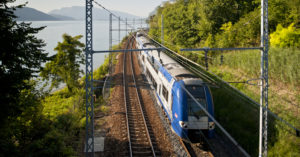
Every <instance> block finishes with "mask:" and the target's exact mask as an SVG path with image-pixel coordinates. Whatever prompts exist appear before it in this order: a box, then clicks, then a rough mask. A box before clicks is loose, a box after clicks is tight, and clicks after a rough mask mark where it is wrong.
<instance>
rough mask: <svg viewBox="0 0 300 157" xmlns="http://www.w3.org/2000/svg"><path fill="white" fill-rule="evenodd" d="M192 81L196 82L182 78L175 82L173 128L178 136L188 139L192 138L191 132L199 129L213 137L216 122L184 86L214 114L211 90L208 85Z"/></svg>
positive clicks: (173, 90)
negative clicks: (185, 80)
mask: <svg viewBox="0 0 300 157" xmlns="http://www.w3.org/2000/svg"><path fill="white" fill-rule="evenodd" d="M192 82H194V83H191V82H189V83H187V82H186V83H185V82H184V81H182V80H180V81H177V82H175V83H174V84H173V89H172V92H173V106H172V111H173V112H172V113H173V115H172V117H173V120H172V129H173V130H174V132H175V133H176V134H177V135H178V136H180V137H182V138H186V139H191V137H189V136H190V135H191V134H190V133H191V132H197V131H199V130H201V131H204V132H207V134H208V137H213V129H214V123H213V122H212V120H211V119H210V118H208V116H207V115H206V114H205V113H204V111H203V110H202V109H201V108H200V107H199V106H198V104H197V103H195V101H194V100H193V99H192V98H191V97H190V96H189V95H188V94H187V93H186V92H185V90H184V89H183V88H182V87H185V88H186V89H187V90H188V91H189V92H190V93H191V94H192V95H193V96H194V98H195V99H196V100H197V101H198V102H199V103H200V104H201V105H203V106H204V107H205V108H206V110H207V111H208V112H209V113H210V114H211V115H212V116H214V112H213V111H214V107H213V101H212V96H211V92H210V90H209V88H208V87H207V86H206V85H204V84H199V83H197V84H195V81H192ZM180 104H181V105H180Z"/></svg>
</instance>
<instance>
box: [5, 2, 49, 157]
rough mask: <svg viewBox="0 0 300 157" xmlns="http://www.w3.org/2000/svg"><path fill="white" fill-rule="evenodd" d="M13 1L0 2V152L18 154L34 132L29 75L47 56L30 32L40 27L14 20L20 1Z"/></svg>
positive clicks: (36, 105) (35, 109)
mask: <svg viewBox="0 0 300 157" xmlns="http://www.w3.org/2000/svg"><path fill="white" fill-rule="evenodd" d="M13 2H15V0H1V2H0V19H1V20H0V32H1V33H0V40H1V42H0V43H1V45H0V52H1V53H0V86H1V88H0V103H1V110H0V123H1V125H0V156H22V153H24V152H25V151H26V146H27V145H28V144H30V142H31V141H32V139H33V138H34V137H35V135H36V134H34V129H35V128H34V124H35V123H36V122H37V119H39V118H40V116H39V113H40V111H41V106H40V102H39V99H40V97H41V95H40V94H39V91H37V90H35V82H34V81H31V79H32V78H33V77H35V76H36V74H37V73H38V72H39V71H40V69H41V64H42V63H43V62H46V61H47V60H48V58H47V53H44V50H43V47H44V46H45V43H44V42H43V41H42V40H41V39H37V38H36V37H35V36H34V35H35V34H37V33H38V32H39V31H40V30H42V29H43V27H40V28H32V27H31V24H30V23H24V22H16V19H15V18H16V17H15V15H14V14H13V11H14V10H15V9H16V8H21V7H23V6H24V5H19V6H13V4H11V3H13ZM23 155H24V154H23Z"/></svg>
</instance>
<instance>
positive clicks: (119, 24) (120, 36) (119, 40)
mask: <svg viewBox="0 0 300 157" xmlns="http://www.w3.org/2000/svg"><path fill="white" fill-rule="evenodd" d="M120 29H121V18H120V16H119V49H120V46H121V45H120V43H121V35H120V33H121V30H120Z"/></svg>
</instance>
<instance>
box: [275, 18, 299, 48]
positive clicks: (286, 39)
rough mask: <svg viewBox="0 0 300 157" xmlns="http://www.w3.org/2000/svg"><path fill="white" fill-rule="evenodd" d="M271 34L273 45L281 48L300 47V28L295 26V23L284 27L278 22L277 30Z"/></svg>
mask: <svg viewBox="0 0 300 157" xmlns="http://www.w3.org/2000/svg"><path fill="white" fill-rule="evenodd" d="M270 36H271V39H270V42H271V45H272V46H276V47H281V48H286V47H297V48H300V29H299V28H296V27H294V23H292V24H291V25H289V26H288V27H287V28H284V27H282V25H281V24H278V25H277V27H276V31H275V32H273V33H272V34H271V35H270Z"/></svg>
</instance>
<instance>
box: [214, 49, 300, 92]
mask: <svg viewBox="0 0 300 157" xmlns="http://www.w3.org/2000/svg"><path fill="white" fill-rule="evenodd" d="M299 60H300V50H299V49H291V48H290V49H282V48H270V50H269V77H270V79H273V80H277V81H281V82H283V83H287V84H291V85H293V86H295V87H299V86H300V82H299V80H300V64H299V62H298V61H299ZM220 64H221V63H220V58H219V57H215V59H214V60H213V62H212V65H214V66H216V65H220ZM223 65H224V66H228V67H229V68H231V69H241V70H242V71H243V72H245V73H246V74H248V75H250V76H253V77H255V78H258V77H259V76H260V52H259V51H243V52H240V51H237V52H231V53H224V63H223ZM250 67H251V68H250Z"/></svg>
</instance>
